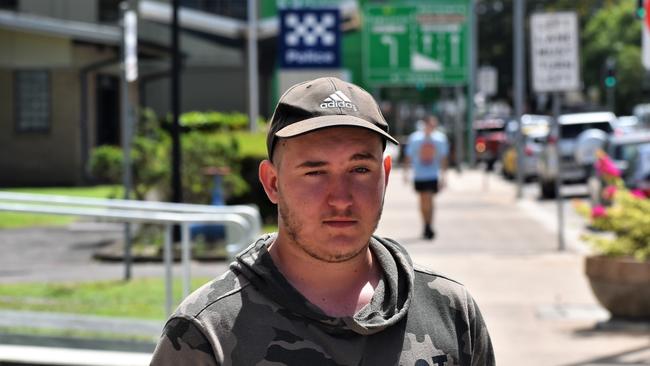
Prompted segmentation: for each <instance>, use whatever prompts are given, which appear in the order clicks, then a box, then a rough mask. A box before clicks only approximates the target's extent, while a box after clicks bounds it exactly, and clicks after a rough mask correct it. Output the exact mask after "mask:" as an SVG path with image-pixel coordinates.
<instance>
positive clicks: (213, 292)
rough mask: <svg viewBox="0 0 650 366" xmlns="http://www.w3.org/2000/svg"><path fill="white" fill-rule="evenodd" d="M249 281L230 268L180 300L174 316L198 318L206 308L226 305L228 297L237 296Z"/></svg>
mask: <svg viewBox="0 0 650 366" xmlns="http://www.w3.org/2000/svg"><path fill="white" fill-rule="evenodd" d="M249 284H250V283H249V282H248V280H246V279H245V278H243V277H242V276H238V275H237V274H236V273H235V272H233V271H232V270H228V271H226V272H225V273H224V274H223V275H221V276H220V277H218V278H215V279H213V280H211V281H210V282H207V283H206V284H204V285H203V286H201V287H200V288H198V289H197V290H195V291H194V292H192V293H191V294H190V295H189V296H188V297H187V298H185V299H184V300H183V302H181V304H180V305H179V306H178V309H177V310H176V312H175V313H174V315H175V316H183V317H190V318H198V317H201V315H202V314H203V313H204V312H205V311H206V310H208V309H211V308H215V307H217V308H218V307H220V306H228V305H227V304H228V303H229V301H228V300H229V299H230V298H232V297H236V296H238V295H239V294H240V293H241V291H243V290H244V289H245V288H246V287H248V285H249Z"/></svg>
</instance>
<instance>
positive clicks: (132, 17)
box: [124, 10, 138, 82]
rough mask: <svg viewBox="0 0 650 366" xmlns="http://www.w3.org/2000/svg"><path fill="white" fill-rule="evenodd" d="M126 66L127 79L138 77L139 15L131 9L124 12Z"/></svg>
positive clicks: (132, 79)
mask: <svg viewBox="0 0 650 366" xmlns="http://www.w3.org/2000/svg"><path fill="white" fill-rule="evenodd" d="M124 47H125V52H124V67H125V69H126V81H128V82H133V81H136V80H137V79H138V16H137V15H136V14H135V11H133V10H129V11H127V12H126V13H125V14H124Z"/></svg>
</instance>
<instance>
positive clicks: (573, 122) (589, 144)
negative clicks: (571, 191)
mask: <svg viewBox="0 0 650 366" xmlns="http://www.w3.org/2000/svg"><path fill="white" fill-rule="evenodd" d="M615 120H616V116H615V115H614V114H613V113H611V112H587V113H571V114H564V115H561V116H559V117H558V123H557V126H554V127H553V128H552V129H551V132H550V133H549V135H548V137H547V139H546V143H545V144H544V148H543V150H542V153H541V154H540V156H539V163H538V165H537V175H538V181H539V186H540V191H541V196H542V198H554V197H555V179H556V178H559V179H560V181H561V182H562V183H585V182H586V181H587V178H588V177H589V175H590V171H591V170H592V168H593V163H594V162H595V160H596V151H597V150H598V149H600V148H602V147H603V145H604V143H605V141H606V140H607V138H608V136H609V135H610V134H612V132H613V131H614V122H615ZM558 136H559V138H558ZM578 146H580V148H578ZM558 153H559V154H558ZM558 155H559V163H558Z"/></svg>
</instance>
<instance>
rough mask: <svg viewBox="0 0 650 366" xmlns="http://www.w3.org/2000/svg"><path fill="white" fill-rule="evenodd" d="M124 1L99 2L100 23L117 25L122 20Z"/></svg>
mask: <svg viewBox="0 0 650 366" xmlns="http://www.w3.org/2000/svg"><path fill="white" fill-rule="evenodd" d="M122 1H124V0H99V4H98V8H97V13H98V14H97V19H98V20H99V22H100V23H117V21H118V20H120V3H121V2H122Z"/></svg>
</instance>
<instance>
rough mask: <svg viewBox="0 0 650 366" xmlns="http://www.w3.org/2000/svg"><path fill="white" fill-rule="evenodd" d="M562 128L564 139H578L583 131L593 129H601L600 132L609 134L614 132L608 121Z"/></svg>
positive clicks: (563, 126)
mask: <svg viewBox="0 0 650 366" xmlns="http://www.w3.org/2000/svg"><path fill="white" fill-rule="evenodd" d="M561 128H562V138H563V139H573V138H576V137H578V135H580V134H581V133H582V132H583V131H586V130H590V129H592V128H595V129H599V130H602V131H605V132H607V133H611V132H612V126H611V124H610V123H609V122H607V121H604V122H591V123H577V124H570V125H562V127H561Z"/></svg>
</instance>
